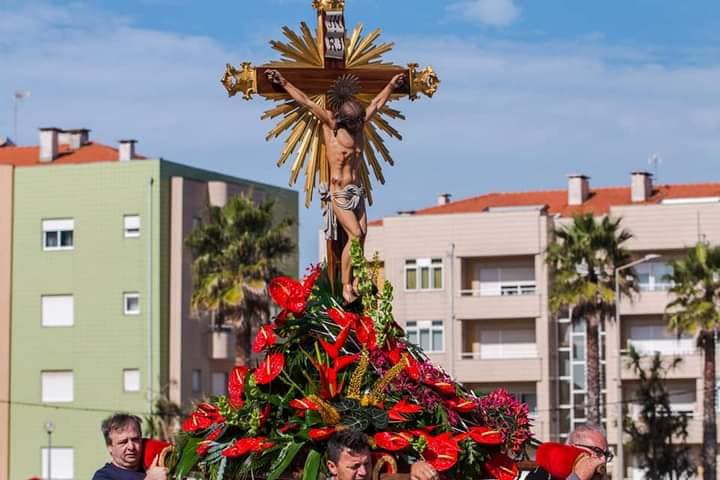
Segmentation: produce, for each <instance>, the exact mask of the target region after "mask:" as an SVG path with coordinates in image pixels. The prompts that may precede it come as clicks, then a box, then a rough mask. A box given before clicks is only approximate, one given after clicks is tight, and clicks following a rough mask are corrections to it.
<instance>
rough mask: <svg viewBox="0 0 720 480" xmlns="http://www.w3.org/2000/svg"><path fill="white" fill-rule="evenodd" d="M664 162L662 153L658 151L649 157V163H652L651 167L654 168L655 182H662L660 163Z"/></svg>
mask: <svg viewBox="0 0 720 480" xmlns="http://www.w3.org/2000/svg"><path fill="white" fill-rule="evenodd" d="M661 163H662V158H660V155H658V154H657V153H653V154H652V155H650V158H648V165H650V168H651V169H652V171H653V172H652V173H653V177H655V183H656V184H658V185H659V184H660V180H659V177H660V164H661Z"/></svg>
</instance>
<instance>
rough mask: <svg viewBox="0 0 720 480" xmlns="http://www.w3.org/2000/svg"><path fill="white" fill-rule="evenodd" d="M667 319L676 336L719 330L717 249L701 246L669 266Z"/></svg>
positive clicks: (719, 262) (719, 249) (719, 256)
mask: <svg viewBox="0 0 720 480" xmlns="http://www.w3.org/2000/svg"><path fill="white" fill-rule="evenodd" d="M666 279H667V280H669V281H670V282H671V285H672V287H671V288H670V293H671V294H672V296H673V300H672V301H671V302H669V303H668V304H667V307H666V310H665V311H666V315H667V319H668V324H669V326H670V328H671V329H672V330H674V331H676V332H678V333H683V332H695V331H697V330H712V329H716V328H719V327H720V246H715V247H712V246H709V245H707V244H706V243H703V242H700V243H698V244H697V245H695V246H694V247H693V248H691V249H689V250H688V251H687V254H686V255H685V256H684V257H682V258H678V259H676V260H674V261H673V262H672V274H670V275H668V276H667V278H666Z"/></svg>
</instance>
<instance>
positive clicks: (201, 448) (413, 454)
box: [172, 244, 531, 480]
mask: <svg viewBox="0 0 720 480" xmlns="http://www.w3.org/2000/svg"><path fill="white" fill-rule="evenodd" d="M352 259H353V267H354V275H355V277H356V278H357V279H358V285H359V287H358V288H359V290H360V294H361V300H360V301H359V302H356V303H355V304H353V305H352V306H350V307H343V306H342V304H341V300H340V299H341V298H342V297H341V296H339V295H337V293H336V292H333V291H332V287H331V285H330V283H329V281H328V278H327V274H326V272H325V271H323V270H322V269H321V268H320V267H312V268H310V270H309V273H308V275H307V276H306V277H305V278H304V279H303V280H302V281H297V280H294V279H291V278H287V277H280V278H276V279H274V280H273V281H272V282H271V283H270V285H269V287H268V290H269V293H270V296H271V297H272V298H273V300H274V301H275V302H276V303H277V304H278V305H279V306H280V307H281V308H282V311H281V312H280V314H278V315H277V317H276V318H275V319H274V322H273V323H272V324H269V325H265V326H263V327H262V328H261V329H260V330H259V332H258V334H257V337H256V338H255V341H254V342H253V350H254V351H255V352H258V353H264V354H265V356H264V358H263V359H262V360H261V361H260V362H259V364H258V365H257V367H256V368H254V369H248V368H246V367H243V366H238V367H235V368H234V369H233V370H232V372H230V374H229V376H228V389H227V392H228V393H227V395H226V396H219V397H216V398H215V399H214V400H213V401H212V402H211V403H201V404H199V405H197V407H196V409H195V411H193V412H192V414H191V415H190V416H189V417H188V418H187V419H185V420H184V422H183V424H182V430H183V432H182V434H181V435H180V436H179V438H178V443H177V448H176V454H175V458H174V461H173V462H172V463H173V464H174V465H173V468H172V475H173V476H174V478H176V479H182V478H184V477H185V476H186V475H188V474H189V473H190V472H191V471H196V472H197V471H200V472H201V474H202V475H203V476H204V477H205V478H207V479H210V480H222V479H223V478H232V479H235V478H251V477H254V478H258V477H260V476H264V478H266V479H267V480H276V479H279V478H282V477H283V476H288V475H290V474H291V473H296V474H298V472H300V471H302V478H303V479H305V480H315V479H316V478H318V475H319V473H320V472H321V470H322V468H324V466H323V463H324V462H322V458H323V452H324V447H325V442H326V441H327V440H328V439H329V438H330V437H331V436H332V435H333V434H334V433H335V432H337V431H340V430H343V429H356V430H360V431H363V432H365V433H366V434H368V436H369V437H370V439H371V446H372V448H373V451H374V455H375V456H378V457H383V456H384V457H385V458H386V461H385V462H376V465H377V466H378V467H379V466H380V465H385V466H387V467H389V468H391V469H392V468H394V466H395V465H396V464H397V463H399V464H400V465H408V464H411V463H413V462H415V461H417V460H420V459H422V460H425V461H427V462H428V463H430V464H431V465H432V466H433V467H434V468H435V469H436V470H438V471H439V472H440V473H441V475H443V476H444V477H446V478H480V477H481V476H483V475H485V476H487V475H488V474H489V475H490V476H492V477H494V478H497V479H501V480H506V479H507V480H509V479H513V478H516V477H517V474H518V469H517V466H516V465H515V460H517V459H519V458H521V456H522V455H523V452H524V448H525V446H526V445H527V444H528V442H529V441H530V440H531V434H530V422H529V421H528V411H527V406H526V405H523V404H522V403H520V402H518V401H517V400H515V399H514V398H513V397H512V396H510V395H509V394H507V392H505V391H504V390H497V391H495V392H493V393H491V394H490V395H488V396H487V397H484V398H478V397H477V396H475V395H474V394H473V393H472V392H469V391H467V390H466V389H465V388H463V387H462V385H460V384H458V383H456V382H455V381H453V379H452V378H450V376H449V375H447V374H446V373H445V372H444V371H442V370H441V369H440V368H438V367H436V366H434V365H433V364H432V363H430V362H429V360H428V359H427V357H426V356H425V355H424V354H423V352H422V351H421V350H420V349H419V348H418V347H417V346H415V345H413V344H411V343H409V342H408V341H407V340H406V338H405V336H404V332H403V330H402V328H401V327H400V326H398V324H397V323H395V321H394V319H393V316H392V308H391V303H392V286H391V285H390V284H389V283H388V282H385V284H384V285H383V287H382V288H381V289H379V291H378V289H377V288H375V279H376V277H377V265H376V263H375V262H373V263H368V262H367V261H366V260H365V258H364V255H363V252H362V249H361V248H360V246H359V245H358V244H354V245H353V248H352ZM388 456H390V457H392V458H391V459H389V460H387V457H388Z"/></svg>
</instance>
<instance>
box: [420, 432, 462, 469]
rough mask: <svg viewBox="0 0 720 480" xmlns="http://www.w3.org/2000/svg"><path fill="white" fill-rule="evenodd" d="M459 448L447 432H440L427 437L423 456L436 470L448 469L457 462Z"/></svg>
mask: <svg viewBox="0 0 720 480" xmlns="http://www.w3.org/2000/svg"><path fill="white" fill-rule="evenodd" d="M459 452H460V448H459V447H458V445H457V442H456V441H455V440H454V439H453V438H452V435H451V434H450V433H449V432H448V433H441V434H440V435H437V436H435V437H427V447H426V448H425V451H424V452H423V457H424V458H425V461H427V462H428V463H429V464H430V465H432V467H433V468H434V469H435V470H437V471H438V472H444V471H445V470H449V469H451V468H452V467H453V465H455V463H457V459H458V454H459Z"/></svg>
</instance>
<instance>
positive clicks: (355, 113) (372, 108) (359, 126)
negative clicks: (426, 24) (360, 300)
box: [265, 70, 405, 303]
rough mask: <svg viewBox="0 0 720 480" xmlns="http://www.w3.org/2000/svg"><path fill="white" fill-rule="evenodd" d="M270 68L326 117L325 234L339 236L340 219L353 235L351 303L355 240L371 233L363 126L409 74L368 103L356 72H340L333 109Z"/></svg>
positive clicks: (345, 281) (343, 262) (346, 287)
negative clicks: (361, 174)
mask: <svg viewBox="0 0 720 480" xmlns="http://www.w3.org/2000/svg"><path fill="white" fill-rule="evenodd" d="M265 74H266V75H267V78H268V80H270V81H271V82H272V83H274V84H276V85H279V86H281V87H282V88H283V89H284V90H285V91H286V92H287V94H288V95H290V97H292V98H293V100H295V101H296V102H298V103H299V104H300V105H302V106H303V107H304V108H306V109H307V110H309V111H310V112H311V113H312V114H313V115H315V117H316V118H317V119H318V120H320V122H322V126H323V140H324V141H325V149H326V154H327V160H328V164H329V165H330V185H324V184H322V185H320V187H319V188H320V196H321V199H322V200H323V201H324V205H325V206H324V210H323V217H324V228H325V237H326V238H327V239H330V240H337V224H338V223H339V224H340V226H341V227H342V229H343V230H344V231H345V233H346V234H347V238H348V240H347V242H346V243H345V244H344V245H343V246H342V255H341V258H340V274H341V275H340V277H341V281H342V285H343V298H344V300H345V302H346V303H352V302H353V301H355V300H356V299H357V296H358V292H357V291H356V289H355V287H354V286H353V281H352V265H351V263H350V244H351V242H352V241H353V240H357V241H359V242H360V245H363V244H364V242H365V234H366V233H367V213H366V211H365V195H366V194H365V190H364V189H363V188H362V187H361V186H360V185H359V183H360V182H359V179H358V168H359V166H360V162H362V161H363V145H364V137H363V128H364V127H365V124H366V123H367V122H368V121H370V119H371V118H372V117H373V115H375V114H376V113H377V112H378V111H379V110H380V109H382V108H383V106H385V104H386V103H387V101H388V100H389V99H390V95H392V93H393V91H394V90H395V89H396V88H398V87H401V86H402V85H403V84H404V83H405V74H403V73H400V74H397V75H395V76H394V77H393V78H392V79H391V80H390V82H388V84H387V85H386V86H385V88H383V89H382V90H381V91H380V93H378V94H377V95H376V96H375V98H374V99H373V100H372V102H370V105H368V107H367V109H364V108H363V107H362V105H361V104H360V103H359V102H358V101H357V99H355V98H354V94H355V93H357V90H358V88H359V87H358V86H357V80H356V79H354V78H352V77H351V76H343V77H340V78H339V79H338V80H337V81H336V82H335V86H333V88H332V89H331V91H330V92H328V97H329V99H330V101H329V106H330V109H326V108H323V107H321V106H320V105H318V104H317V103H315V102H313V101H312V100H310V98H308V96H307V95H306V94H305V93H303V92H302V91H301V90H300V89H298V88H297V87H295V86H294V85H293V84H292V83H290V82H288V81H287V80H286V79H285V78H284V77H283V76H282V74H281V73H280V72H278V71H277V70H267V71H266V72H265Z"/></svg>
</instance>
